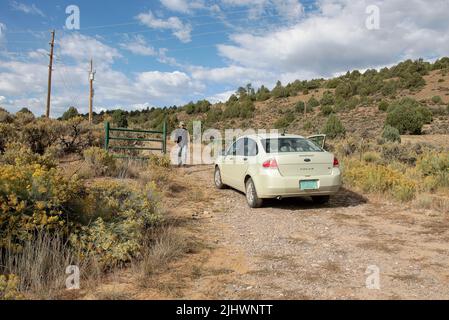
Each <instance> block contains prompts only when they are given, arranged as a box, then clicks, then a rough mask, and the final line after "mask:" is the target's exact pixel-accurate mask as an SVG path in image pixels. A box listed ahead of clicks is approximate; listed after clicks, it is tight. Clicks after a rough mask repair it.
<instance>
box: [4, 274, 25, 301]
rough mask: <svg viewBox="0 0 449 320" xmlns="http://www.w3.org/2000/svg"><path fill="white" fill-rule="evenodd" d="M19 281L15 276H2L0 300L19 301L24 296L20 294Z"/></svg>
mask: <svg viewBox="0 0 449 320" xmlns="http://www.w3.org/2000/svg"><path fill="white" fill-rule="evenodd" d="M18 286H19V279H18V277H17V276H15V275H0V300H18V299H22V295H21V294H20V293H19V292H18V290H17V287H18Z"/></svg>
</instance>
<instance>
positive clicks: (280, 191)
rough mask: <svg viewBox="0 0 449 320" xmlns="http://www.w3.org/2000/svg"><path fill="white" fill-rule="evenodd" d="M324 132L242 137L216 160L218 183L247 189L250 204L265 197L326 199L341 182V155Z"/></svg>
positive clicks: (254, 205)
mask: <svg viewBox="0 0 449 320" xmlns="http://www.w3.org/2000/svg"><path fill="white" fill-rule="evenodd" d="M325 139H326V136H325V135H317V136H312V137H307V138H304V137H302V136H298V135H272V134H267V135H249V136H244V137H240V138H239V139H238V140H237V141H236V142H235V143H233V144H232V145H231V146H230V147H229V148H228V150H226V152H225V154H224V155H222V156H219V157H218V159H217V161H216V163H215V175H214V181H215V186H216V187H217V188H218V189H222V188H225V187H226V186H229V187H232V188H234V189H237V190H239V191H242V192H244V193H245V194H246V199H247V201H248V205H249V206H250V207H251V208H258V207H261V206H262V204H263V199H269V198H277V199H282V198H289V197H300V196H310V197H312V199H313V201H314V202H316V203H318V204H324V203H327V202H328V201H329V199H330V196H331V195H333V194H335V193H337V192H338V190H339V189H340V187H341V172H340V168H339V163H338V160H337V158H336V157H335V156H334V155H333V154H332V153H329V152H327V151H325V150H324V149H323V148H324V141H325Z"/></svg>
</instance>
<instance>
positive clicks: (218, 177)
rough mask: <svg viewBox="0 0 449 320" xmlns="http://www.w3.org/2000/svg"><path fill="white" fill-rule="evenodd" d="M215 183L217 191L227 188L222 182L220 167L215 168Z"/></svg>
mask: <svg viewBox="0 0 449 320" xmlns="http://www.w3.org/2000/svg"><path fill="white" fill-rule="evenodd" d="M214 183H215V188H217V189H224V188H226V185H224V184H223V181H222V180H221V172H220V168H219V167H218V166H217V167H215V172H214Z"/></svg>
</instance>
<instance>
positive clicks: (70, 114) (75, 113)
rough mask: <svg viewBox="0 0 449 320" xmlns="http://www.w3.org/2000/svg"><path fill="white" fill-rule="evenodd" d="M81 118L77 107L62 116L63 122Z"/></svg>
mask: <svg viewBox="0 0 449 320" xmlns="http://www.w3.org/2000/svg"><path fill="white" fill-rule="evenodd" d="M78 116H79V112H78V110H77V109H76V108H75V107H70V108H69V109H68V110H67V111H66V112H64V114H63V115H62V117H61V119H62V120H69V119H72V118H75V117H78Z"/></svg>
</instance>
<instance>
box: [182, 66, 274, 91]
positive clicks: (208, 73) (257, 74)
mask: <svg viewBox="0 0 449 320" xmlns="http://www.w3.org/2000/svg"><path fill="white" fill-rule="evenodd" d="M189 69H190V72H191V74H192V77H193V79H196V80H200V81H208V82H215V83H222V84H230V85H234V86H236V87H238V86H242V85H246V84H247V83H252V84H254V85H262V84H267V83H266V82H264V81H268V79H271V78H272V77H273V74H272V73H269V72H265V71H263V70H260V69H255V68H246V67H241V66H237V65H230V66H228V67H222V68H204V67H198V66H194V67H190V68H189Z"/></svg>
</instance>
